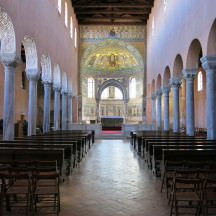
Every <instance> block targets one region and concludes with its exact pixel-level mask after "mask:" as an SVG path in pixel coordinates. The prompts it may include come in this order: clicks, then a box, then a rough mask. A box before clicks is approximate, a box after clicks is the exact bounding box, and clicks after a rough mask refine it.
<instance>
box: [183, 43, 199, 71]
mask: <svg viewBox="0 0 216 216" xmlns="http://www.w3.org/2000/svg"><path fill="white" fill-rule="evenodd" d="M200 57H202V46H201V43H200V41H199V40H198V39H194V40H193V41H192V42H191V44H190V47H189V50H188V54H187V61H186V68H198V67H199V65H200Z"/></svg>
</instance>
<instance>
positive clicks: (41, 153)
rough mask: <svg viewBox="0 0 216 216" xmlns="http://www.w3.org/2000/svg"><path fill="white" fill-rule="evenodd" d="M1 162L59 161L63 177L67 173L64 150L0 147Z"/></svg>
mask: <svg viewBox="0 0 216 216" xmlns="http://www.w3.org/2000/svg"><path fill="white" fill-rule="evenodd" d="M0 158H1V161H14V160H17V161H27V160H29V161H30V160H31V161H32V160H35V161H36V160H37V161H40V160H41V161H53V160H56V161H57V165H58V168H59V170H60V173H61V175H62V176H64V173H65V162H64V148H32V147H13V148H12V147H0Z"/></svg>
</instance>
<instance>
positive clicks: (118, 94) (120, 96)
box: [115, 87, 123, 99]
mask: <svg viewBox="0 0 216 216" xmlns="http://www.w3.org/2000/svg"><path fill="white" fill-rule="evenodd" d="M115 99H123V94H122V91H121V90H120V89H119V88H116V87H115Z"/></svg>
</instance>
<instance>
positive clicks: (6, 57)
mask: <svg viewBox="0 0 216 216" xmlns="http://www.w3.org/2000/svg"><path fill="white" fill-rule="evenodd" d="M0 59H1V61H2V63H3V65H4V66H5V67H14V68H15V67H17V66H18V65H19V64H20V58H19V57H18V56H17V55H16V54H15V53H1V54H0Z"/></svg>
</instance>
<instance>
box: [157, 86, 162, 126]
mask: <svg viewBox="0 0 216 216" xmlns="http://www.w3.org/2000/svg"><path fill="white" fill-rule="evenodd" d="M161 96H162V90H161V89H157V90H156V97H157V121H156V122H157V129H161V128H162V113H161V112H162V111H161Z"/></svg>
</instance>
